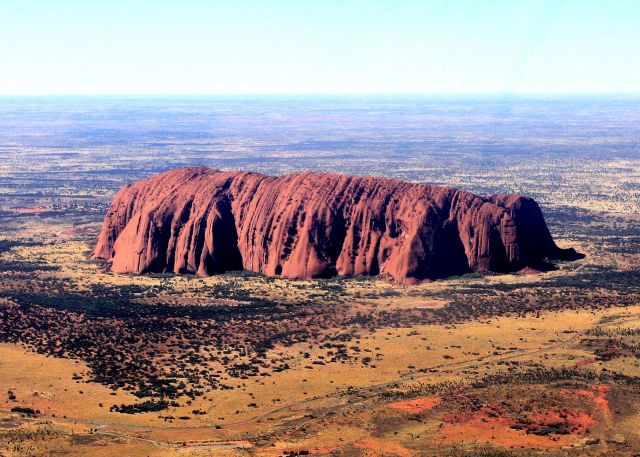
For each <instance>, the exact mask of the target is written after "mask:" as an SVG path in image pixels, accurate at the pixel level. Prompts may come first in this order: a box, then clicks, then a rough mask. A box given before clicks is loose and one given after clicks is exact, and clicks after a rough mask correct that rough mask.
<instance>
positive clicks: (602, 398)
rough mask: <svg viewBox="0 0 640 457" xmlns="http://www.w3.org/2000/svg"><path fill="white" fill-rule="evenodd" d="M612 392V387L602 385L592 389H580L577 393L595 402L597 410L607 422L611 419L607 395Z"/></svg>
mask: <svg viewBox="0 0 640 457" xmlns="http://www.w3.org/2000/svg"><path fill="white" fill-rule="evenodd" d="M610 390H611V387H610V386H607V385H600V386H594V387H591V389H580V390H578V391H576V392H577V393H578V394H580V395H584V396H585V397H589V398H591V399H592V400H593V404H594V405H595V406H596V409H597V410H598V411H599V412H600V413H601V414H602V416H603V418H604V419H605V420H610V419H611V410H610V409H609V401H608V400H607V395H608V394H609V391H610Z"/></svg>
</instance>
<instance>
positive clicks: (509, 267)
mask: <svg viewBox="0 0 640 457" xmlns="http://www.w3.org/2000/svg"><path fill="white" fill-rule="evenodd" d="M93 256H94V257H95V258H104V259H106V260H108V261H109V262H110V264H111V269H112V270H113V271H114V272H116V273H146V272H165V271H168V272H175V273H193V274H197V275H200V276H209V275H213V274H216V273H221V272H224V271H229V270H240V269H245V270H251V271H254V272H260V273H264V274H266V275H269V276H282V277H286V278H304V279H309V278H326V277H331V276H335V275H339V276H354V275H378V274H381V275H388V276H390V277H392V278H393V279H394V280H395V281H398V282H402V283H411V282H415V281H419V280H422V279H434V278H441V277H446V276H451V275H460V274H464V273H468V272H481V273H485V272H510V271H517V270H520V269H522V268H525V267H529V268H535V269H541V268H544V267H545V266H548V264H546V263H545V259H547V258H551V259H563V260H572V259H576V258H579V257H580V254H577V253H576V252H575V250H573V249H566V250H565V249H560V248H558V247H557V246H556V244H555V243H554V241H553V239H552V237H551V234H550V233H549V230H548V228H547V226H546V224H545V221H544V218H543V216H542V213H541V211H540V208H539V207H538V205H537V203H536V202H535V201H533V200H532V199H530V198H527V197H523V196H515V195H512V196H503V195H497V196H488V197H479V196H476V195H473V194H471V193H469V192H465V191H461V190H457V189H453V188H450V187H439V186H426V185H419V184H411V183H406V182H402V181H397V180H392V179H384V178H375V177H356V176H345V175H339V174H324V173H311V172H304V173H296V174H291V175H286V176H282V177H272V176H265V175H262V174H258V173H247V172H228V171H216V170H212V169H210V168H205V167H197V168H181V169H177V170H173V171H170V172H167V173H163V174H159V175H155V176H152V177H151V178H149V179H145V180H142V181H139V182H136V183H135V184H132V185H129V186H126V187H124V188H123V189H121V190H120V191H119V192H118V194H117V195H116V196H115V198H114V200H113V202H112V204H111V208H110V209H109V211H108V213H107V215H106V217H105V220H104V224H103V227H102V232H101V233H100V237H99V239H98V243H97V245H96V247H95V250H94V252H93Z"/></svg>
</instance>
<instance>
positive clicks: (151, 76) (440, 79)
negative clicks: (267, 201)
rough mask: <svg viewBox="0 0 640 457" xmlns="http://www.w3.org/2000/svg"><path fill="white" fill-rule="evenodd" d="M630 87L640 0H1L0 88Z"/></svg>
mask: <svg viewBox="0 0 640 457" xmlns="http://www.w3.org/2000/svg"><path fill="white" fill-rule="evenodd" d="M486 92H491V93H495V92H499V93H501V92H520V93H576V92H577V93H580V92H582V93H585V92H586V93H603V92H605V93H606V92H636V93H637V92H640V0H600V1H592V0H565V1H562V0H557V1H554V0H535V1H524V0H523V1H518V0H505V1H500V0H495V1H491V0H475V1H464V0H460V1H455V0H449V1H446V0H442V1H428V0H413V1H412V0H406V1H403V0H389V1H386V0H362V1H359V0H342V1H338V0H324V1H323V0H247V1H242V0H218V1H215V0H210V1H204V0H203V1H198V0H172V1H162V0H154V1H143V0H78V1H70V0H51V1H49V0H41V1H37V0H31V1H30V0H16V1H10V0H0V94H70V93H74V94H187V93H193V94H203V93H209V94H219V93H222V94H229V93H486Z"/></svg>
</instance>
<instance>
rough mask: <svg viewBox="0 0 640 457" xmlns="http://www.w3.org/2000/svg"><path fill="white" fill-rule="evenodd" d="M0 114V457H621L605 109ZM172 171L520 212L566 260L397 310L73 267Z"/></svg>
mask: <svg viewBox="0 0 640 457" xmlns="http://www.w3.org/2000/svg"><path fill="white" fill-rule="evenodd" d="M3 103H4V104H2V105H1V106H2V107H1V109H0V119H2V120H3V121H6V122H3V123H0V125H2V127H0V130H2V132H3V136H2V137H1V138H4V139H3V140H2V141H3V142H2V144H0V183H1V186H2V188H1V189H0V206H1V211H0V456H3V457H9V456H11V457H13V456H48V455H61V456H64V455H69V456H76V455H81V456H82V455H86V456H122V455H127V456H129V455H130V456H174V455H175V456H182V455H184V456H247V455H256V456H280V455H289V456H291V455H308V454H314V455H343V456H377V455H395V456H400V457H405V456H421V455H424V456H469V457H471V456H478V457H479V456H500V457H502V456H521V455H522V456H533V455H551V456H583V455H585V456H605V455H610V456H627V455H628V456H632V455H637V454H638V453H639V452H640V432H639V430H640V268H639V265H640V235H639V234H640V218H639V217H638V209H639V208H638V206H637V205H638V201H640V199H639V194H638V192H639V190H640V182H639V181H640V178H639V170H640V159H639V158H638V151H637V146H634V144H635V143H634V140H633V139H634V138H637V135H636V134H637V132H636V130H637V128H638V127H637V126H638V125H640V123H637V122H635V123H634V122H633V120H634V119H636V120H637V119H638V117H639V115H638V112H637V110H635V111H634V110H633V109H632V108H631V107H630V106H629V105H627V104H624V103H622V102H620V103H618V102H616V103H614V102H612V101H603V100H600V101H598V100H596V101H594V100H591V101H589V102H585V103H583V104H580V105H579V104H577V102H575V101H571V102H567V101H565V102H562V103H560V102H554V103H551V104H546V105H545V104H542V105H540V104H538V103H540V102H535V101H530V102H527V103H525V102H518V103H515V104H513V105H509V104H506V105H505V104H501V103H498V102H495V103H494V104H493V105H491V104H483V103H480V102H477V101H476V102H474V103H471V104H470V105H468V106H467V105H464V104H460V103H450V104H448V105H447V104H445V105H443V106H444V108H442V107H441V110H440V111H438V110H437V108H438V106H439V105H437V104H430V103H427V102H424V104H423V105H420V104H419V103H417V102H411V103H408V102H407V104H406V105H404V106H400V108H398V107H397V106H398V105H397V104H396V105H393V106H394V107H392V105H391V104H389V103H386V104H385V103H383V102H379V101H378V102H371V101H368V102H366V103H365V102H363V101H362V100H360V101H358V100H355V101H354V100H352V101H349V102H345V101H343V102H341V103H338V104H337V105H334V104H332V103H330V102H329V101H326V100H325V101H323V102H317V103H316V104H315V105H314V104H313V103H312V102H308V103H307V104H303V105H302V106H299V107H295V106H294V105H287V104H284V105H283V104H275V105H274V104H268V103H266V102H264V101H263V102H261V103H262V104H259V103H258V104H253V105H246V106H249V107H250V108H246V107H245V108H242V107H243V106H245V105H243V104H241V103H238V104H236V103H235V102H231V101H227V102H225V103H226V104H225V103H222V104H221V105H220V106H218V108H219V109H220V110H219V111H216V110H214V109H213V108H212V107H211V106H213V105H214V104H213V102H211V106H210V105H208V104H205V103H204V102H203V103H202V104H199V103H196V104H195V105H194V104H193V103H194V102H192V104H191V105H190V104H189V103H187V104H186V105H180V108H179V109H178V108H176V107H175V106H173V107H168V108H167V106H165V105H162V104H161V105H160V106H162V107H163V108H162V109H158V107H157V106H156V105H153V103H152V102H149V101H147V102H144V103H143V102H141V101H138V102H136V103H137V104H136V103H133V104H132V103H129V104H127V103H125V102H124V101H120V102H117V101H115V100H110V101H108V102H105V106H103V109H102V110H101V111H100V110H95V109H94V108H91V107H90V106H89V105H84V104H82V103H78V104H71V105H65V104H64V103H67V104H68V103H69V102H68V101H67V102H64V103H62V102H61V104H55V103H52V104H46V105H38V104H37V103H35V102H34V103H35V105H33V106H31V105H29V106H30V108H29V109H27V107H26V106H25V105H24V103H23V105H20V104H18V105H15V104H13V105H12V104H11V103H9V102H6V101H5V102H3ZM145 103H150V104H151V105H150V106H145ZM154 103H159V102H154ZM283 103H284V102H283ZM336 103H337V102H336ZM400 105H402V104H400ZM154 106H155V108H154ZM185 106H186V108H185ZM465 106H466V108H465ZM336 107H337V108H339V109H335V108H336ZM163 110H165V111H163ZM434 110H436V111H434ZM504 110H506V111H504ZM550 112H551V113H552V114H549V113H550ZM34 113H39V114H38V116H36V115H35V114H34ZM123 113H128V114H127V115H126V116H125V115H124V114H123ZM216 113H217V114H216ZM221 113H226V114H221ZM366 113H369V114H366ZM376 113H378V114H376ZM545 113H547V114H549V116H550V118H551V120H547V117H545ZM116 114H117V115H118V116H120V117H117V118H116ZM276 115H278V116H276ZM34 116H35V117H34ZM367 116H368V117H367ZM124 118H126V119H125V120H127V122H123V119H124ZM365 118H366V119H368V121H367V120H366V119H365ZM148 119H154V122H147V121H148ZM267 119H270V121H269V122H267ZM554 122H556V123H562V125H563V126H564V127H563V128H560V127H557V128H556V127H555V126H554V125H555V124H554ZM431 123H433V125H432V124H431ZM341 126H342V127H344V129H342V128H341ZM385 126H386V127H385ZM518 126H520V127H518ZM382 127H385V129H384V130H380V128H382ZM465 127H466V129H467V130H468V132H467V131H466V130H465ZM136 128H138V130H136ZM496 131H500V132H503V134H501V135H497V134H496V133H495V132H496ZM136 132H138V133H136ZM243 132H244V133H243ZM284 132H289V133H288V134H285V133H284ZM328 132H331V135H332V136H331V138H332V139H331V140H329V138H328V136H329V133H328ZM442 132H448V133H447V135H444V134H443V133H442ZM243 135H244V136H243ZM287 135H289V136H287ZM445 136H446V138H445ZM321 140H322V141H321ZM365 150H367V151H370V154H368V155H367V154H366V153H365V152H364V151H365ZM523 150H527V151H529V154H525V153H524V152H522V151H523ZM162 154H163V155H164V160H162V161H159V160H157V158H158V156H159V155H162ZM436 159H439V161H438V160H436ZM194 163H198V164H206V165H213V166H220V167H226V168H229V167H234V168H244V169H253V170H258V171H265V172H272V173H273V172H276V173H277V172H283V171H287V170H297V169H301V168H305V167H307V168H314V169H322V170H328V171H344V172H353V171H354V170H356V172H357V173H359V174H386V175H388V176H391V177H398V178H403V179H411V180H414V181H418V182H430V183H442V182H448V183H449V184H453V185H459V186H461V187H464V188H466V189H469V190H472V191H476V192H491V193H493V192H509V191H520V192H523V193H527V194H531V195H533V196H534V197H536V198H538V199H539V200H540V201H541V202H542V204H543V211H544V213H545V217H546V219H547V222H548V223H549V226H550V229H551V231H552V233H553V234H554V236H555V237H556V240H557V241H558V243H559V244H560V245H561V246H563V247H570V246H571V247H575V248H576V249H577V250H578V251H580V252H583V253H585V254H586V258H585V259H583V260H580V261H577V262H570V263H561V264H559V265H558V267H559V268H558V270H557V271H552V272H548V273H545V274H539V275H531V274H512V275H496V276H486V277H481V276H477V275H466V276H464V277H456V278H449V279H446V280H439V281H434V282H425V283H422V284H419V285H416V286H399V285H396V284H392V283H389V282H387V281H384V280H381V279H379V278H348V279H347V278H336V279H331V280H318V281H287V280H282V279H277V278H268V277H264V276H259V275H255V274H250V273H247V272H228V273H226V274H223V275H219V276H215V277H211V278H206V279H203V278H197V277H192V276H175V275H171V274H156V275H145V276H125V275H120V276H119V275H113V274H111V273H109V272H106V271H105V269H104V265H102V264H101V263H100V262H96V261H91V260H89V256H88V255H89V252H90V250H91V248H92V246H93V244H94V242H95V237H96V235H97V233H98V230H99V228H100V223H101V218H102V215H103V212H104V210H105V205H106V204H107V203H108V201H109V199H110V198H111V196H112V195H113V192H114V191H115V190H116V189H117V188H118V187H119V186H120V185H122V184H123V183H126V182H130V181H132V180H134V179H137V178H139V177H142V176H146V175H148V174H149V173H152V172H155V171H161V170H162V169H163V167H173V166H179V165H186V164H194ZM91 167H93V168H91Z"/></svg>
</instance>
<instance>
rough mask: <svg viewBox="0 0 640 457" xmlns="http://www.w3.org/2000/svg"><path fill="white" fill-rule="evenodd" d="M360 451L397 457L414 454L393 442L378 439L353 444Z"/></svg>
mask: <svg viewBox="0 0 640 457" xmlns="http://www.w3.org/2000/svg"><path fill="white" fill-rule="evenodd" d="M353 445H354V446H355V447H358V448H360V449H373V450H374V451H377V452H378V453H380V454H394V455H397V456H399V457H413V455H414V452H413V451H412V450H411V449H407V448H406V447H404V446H403V445H402V444H400V443H398V442H395V441H385V440H381V439H378V438H373V437H369V438H362V439H359V440H358V441H356V442H355V443H353Z"/></svg>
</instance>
